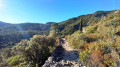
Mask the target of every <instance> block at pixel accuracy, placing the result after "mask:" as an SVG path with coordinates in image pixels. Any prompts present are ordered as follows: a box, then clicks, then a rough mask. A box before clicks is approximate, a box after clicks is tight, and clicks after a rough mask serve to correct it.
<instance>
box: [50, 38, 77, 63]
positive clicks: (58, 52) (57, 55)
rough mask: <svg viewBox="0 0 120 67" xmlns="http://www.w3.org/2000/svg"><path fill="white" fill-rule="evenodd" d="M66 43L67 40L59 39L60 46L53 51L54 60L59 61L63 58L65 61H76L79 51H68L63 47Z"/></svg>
mask: <svg viewBox="0 0 120 67" xmlns="http://www.w3.org/2000/svg"><path fill="white" fill-rule="evenodd" d="M64 43H65V40H63V39H59V42H58V46H57V47H56V49H55V50H54V51H53V53H52V55H51V56H52V57H53V60H54V61H55V62H59V61H61V60H65V61H74V60H77V59H78V53H77V51H75V50H73V51H66V49H64V48H63V46H62V45H63V44H64Z"/></svg>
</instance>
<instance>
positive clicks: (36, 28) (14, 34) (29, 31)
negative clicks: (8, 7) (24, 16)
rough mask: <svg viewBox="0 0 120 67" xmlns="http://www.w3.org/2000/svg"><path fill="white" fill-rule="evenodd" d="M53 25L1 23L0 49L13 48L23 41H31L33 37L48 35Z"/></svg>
mask: <svg viewBox="0 0 120 67" xmlns="http://www.w3.org/2000/svg"><path fill="white" fill-rule="evenodd" d="M51 24H52V23H47V24H41V23H21V24H9V23H5V22H0V47H1V48H3V47H6V46H12V45H15V43H18V42H20V41H21V40H22V39H30V38H31V37H32V36H33V35H48V34H49V31H50V28H51Z"/></svg>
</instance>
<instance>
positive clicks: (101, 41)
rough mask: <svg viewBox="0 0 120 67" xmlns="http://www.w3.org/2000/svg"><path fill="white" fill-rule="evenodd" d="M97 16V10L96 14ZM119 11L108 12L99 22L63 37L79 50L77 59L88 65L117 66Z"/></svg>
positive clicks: (91, 66)
mask: <svg viewBox="0 0 120 67" xmlns="http://www.w3.org/2000/svg"><path fill="white" fill-rule="evenodd" d="M96 16H99V12H98V15H96ZM118 18H120V11H119V10H118V11H115V12H112V13H110V14H109V15H108V16H106V17H104V18H102V19H101V20H100V21H99V22H97V23H94V22H93V23H94V25H93V24H90V25H89V26H87V27H86V32H85V33H81V32H80V31H76V32H74V33H73V34H72V35H67V36H66V37H65V38H66V39H67V40H68V41H69V43H70V44H71V46H73V48H75V49H77V50H78V52H79V59H80V60H81V61H82V62H84V63H85V64H86V66H88V67H117V66H118V64H119V62H120V56H119V53H120V34H119V29H120V20H119V19H118Z"/></svg>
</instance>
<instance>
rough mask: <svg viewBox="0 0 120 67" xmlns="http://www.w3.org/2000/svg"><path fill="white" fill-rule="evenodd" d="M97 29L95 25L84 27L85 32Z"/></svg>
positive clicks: (92, 31)
mask: <svg viewBox="0 0 120 67" xmlns="http://www.w3.org/2000/svg"><path fill="white" fill-rule="evenodd" d="M96 29H97V26H89V27H87V28H86V33H88V34H89V33H94V32H95V31H96Z"/></svg>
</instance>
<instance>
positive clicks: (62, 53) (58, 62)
mask: <svg viewBox="0 0 120 67" xmlns="http://www.w3.org/2000/svg"><path fill="white" fill-rule="evenodd" d="M42 67H85V66H84V64H83V63H81V62H80V61H79V59H78V53H77V51H76V50H74V49H73V48H71V46H70V45H69V43H68V42H67V41H66V40H65V38H60V39H59V42H58V46H57V47H56V49H55V50H54V51H53V53H52V55H51V56H50V57H49V58H48V60H47V61H46V62H45V64H44V65H43V66H42Z"/></svg>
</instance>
